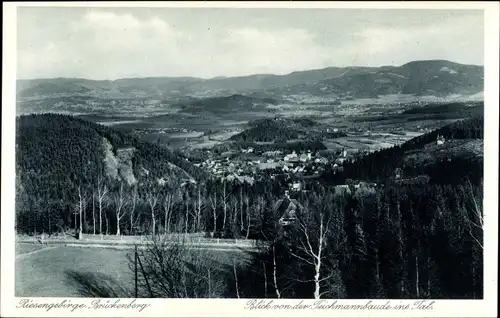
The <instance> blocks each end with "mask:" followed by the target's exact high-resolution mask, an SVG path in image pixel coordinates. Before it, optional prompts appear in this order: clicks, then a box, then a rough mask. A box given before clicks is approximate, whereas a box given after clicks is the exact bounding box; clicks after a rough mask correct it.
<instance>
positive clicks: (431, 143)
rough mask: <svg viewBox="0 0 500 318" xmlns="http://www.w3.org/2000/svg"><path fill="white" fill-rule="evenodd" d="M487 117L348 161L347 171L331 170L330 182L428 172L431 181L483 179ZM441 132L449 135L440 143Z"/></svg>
mask: <svg viewBox="0 0 500 318" xmlns="http://www.w3.org/2000/svg"><path fill="white" fill-rule="evenodd" d="M483 134H484V118H483V116H477V117H473V118H469V119H465V120H461V121H458V122H454V123H452V124H449V125H446V126H444V127H442V128H439V129H437V130H434V131H432V132H430V133H427V134H424V135H421V136H418V137H415V138H413V139H411V140H409V141H407V142H405V143H404V144H402V145H398V146H394V147H391V148H386V149H382V150H379V151H376V152H374V153H371V154H369V155H367V156H364V157H361V158H358V159H356V160H352V161H350V162H346V163H345V164H344V166H343V171H337V172H335V173H334V172H332V171H327V172H326V173H325V174H324V177H325V180H326V182H327V183H334V184H338V183H344V182H345V181H346V180H347V179H354V180H370V181H378V182H383V181H386V180H390V179H395V178H396V175H399V178H400V179H409V178H410V179H411V178H415V177H418V176H428V177H429V178H430V179H429V180H430V182H431V183H438V184H454V183H460V182H463V181H464V179H468V180H471V181H473V182H479V180H480V179H481V178H482V175H483ZM438 136H442V137H444V139H445V143H444V144H442V145H438V144H437V138H438Z"/></svg>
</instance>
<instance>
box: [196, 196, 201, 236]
mask: <svg viewBox="0 0 500 318" xmlns="http://www.w3.org/2000/svg"><path fill="white" fill-rule="evenodd" d="M200 222H201V189H200V187H199V186H198V210H197V213H196V230H197V231H199V230H200Z"/></svg>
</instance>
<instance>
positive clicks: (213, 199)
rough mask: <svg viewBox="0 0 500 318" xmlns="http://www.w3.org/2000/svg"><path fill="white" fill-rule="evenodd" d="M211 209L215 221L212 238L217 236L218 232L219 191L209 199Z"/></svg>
mask: <svg viewBox="0 0 500 318" xmlns="http://www.w3.org/2000/svg"><path fill="white" fill-rule="evenodd" d="M209 201H210V207H211V208H212V217H213V219H214V226H213V230H212V237H214V236H215V232H216V231H217V191H215V192H214V194H213V196H211V197H210V198H209Z"/></svg>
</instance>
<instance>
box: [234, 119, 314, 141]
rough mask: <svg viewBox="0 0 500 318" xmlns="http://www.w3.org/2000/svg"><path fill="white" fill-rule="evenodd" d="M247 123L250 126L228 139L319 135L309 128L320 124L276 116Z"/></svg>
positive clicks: (271, 138)
mask: <svg viewBox="0 0 500 318" xmlns="http://www.w3.org/2000/svg"><path fill="white" fill-rule="evenodd" d="M248 124H249V126H250V128H248V129H246V130H245V131H243V132H241V133H239V134H236V135H234V136H232V137H231V138H230V139H231V140H233V141H242V142H284V141H288V140H291V139H297V138H300V139H303V138H306V137H309V138H311V137H313V136H314V137H319V136H320V134H317V133H316V132H315V131H312V130H311V129H312V128H316V127H318V126H320V125H319V124H318V123H317V122H315V121H313V120H310V119H307V118H281V117H276V118H274V119H272V118H267V119H259V120H254V121H250V122H249V123H248ZM316 139H317V138H316Z"/></svg>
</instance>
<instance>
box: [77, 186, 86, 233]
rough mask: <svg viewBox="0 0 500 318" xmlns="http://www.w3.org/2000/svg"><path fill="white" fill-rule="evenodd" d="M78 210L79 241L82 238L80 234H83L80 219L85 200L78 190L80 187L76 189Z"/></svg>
mask: <svg viewBox="0 0 500 318" xmlns="http://www.w3.org/2000/svg"><path fill="white" fill-rule="evenodd" d="M78 199H79V200H78V208H79V211H78V214H79V215H80V232H79V233H78V238H79V239H81V237H82V234H83V222H82V217H83V200H85V198H83V196H82V191H81V189H80V186H79V187H78Z"/></svg>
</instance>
